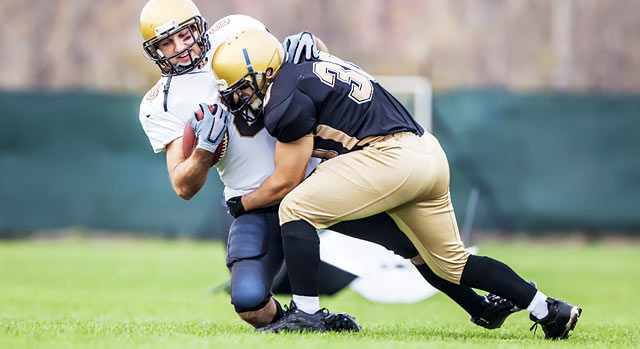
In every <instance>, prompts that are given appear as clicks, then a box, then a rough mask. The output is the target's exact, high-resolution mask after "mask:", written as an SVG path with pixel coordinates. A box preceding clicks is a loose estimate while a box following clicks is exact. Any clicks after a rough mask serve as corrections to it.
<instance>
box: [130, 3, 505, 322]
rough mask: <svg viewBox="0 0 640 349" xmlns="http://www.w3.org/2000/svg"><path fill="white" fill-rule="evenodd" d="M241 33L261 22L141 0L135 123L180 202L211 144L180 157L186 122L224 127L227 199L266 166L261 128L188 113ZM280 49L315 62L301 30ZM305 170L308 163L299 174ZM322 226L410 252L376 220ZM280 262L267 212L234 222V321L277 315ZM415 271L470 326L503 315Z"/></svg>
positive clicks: (389, 224) (388, 225)
mask: <svg viewBox="0 0 640 349" xmlns="http://www.w3.org/2000/svg"><path fill="white" fill-rule="evenodd" d="M245 29H258V30H264V31H266V28H265V26H264V25H263V24H262V23H260V22H259V21H257V20H255V19H253V18H251V17H248V16H243V15H232V16H228V17H224V18H222V19H220V20H219V21H218V22H216V23H215V24H214V25H213V26H212V27H211V28H210V29H208V28H207V23H206V21H205V20H204V19H203V18H202V17H201V16H200V13H199V11H198V9H197V7H196V6H195V4H193V2H191V1H190V0H150V1H149V2H148V3H147V4H146V5H145V7H144V9H143V10H142V13H141V16H140V30H141V32H142V35H143V38H144V40H145V42H144V45H143V48H144V51H145V54H146V56H147V57H148V58H149V59H151V60H153V61H154V62H155V63H156V64H157V65H158V67H159V68H160V70H161V72H162V74H163V76H162V77H161V78H160V80H159V81H158V83H157V84H156V85H155V86H154V87H153V88H152V89H151V90H150V91H149V92H148V93H147V94H146V95H145V97H144V98H143V100H142V102H141V104H140V116H139V118H140V123H141V125H142V127H143V129H144V131H145V133H146V134H147V136H148V138H149V141H150V143H151V146H152V147H153V150H154V152H156V153H159V152H162V151H166V159H167V168H168V171H169V176H170V179H171V183H172V186H173V188H174V190H175V191H176V193H177V194H178V195H179V196H180V197H182V198H183V199H187V200H188V199H190V198H191V197H193V195H195V194H196V193H197V192H198V190H199V189H200V188H201V187H202V185H204V183H205V181H206V178H207V174H208V171H209V164H210V162H211V158H212V152H213V150H214V149H215V148H216V146H217V144H214V143H211V142H208V140H206V139H205V140H202V141H201V142H199V143H198V148H197V149H196V150H195V151H194V152H193V154H192V155H191V156H190V157H189V158H185V156H184V154H183V150H182V149H183V148H182V135H183V130H184V127H185V125H186V124H187V122H192V125H193V126H194V129H196V131H198V129H201V128H203V127H208V130H209V131H213V130H214V129H215V132H225V130H227V132H228V135H229V141H228V148H227V151H226V154H225V156H224V157H223V158H222V159H221V160H220V161H219V162H218V163H217V164H216V165H215V166H216V169H217V170H218V171H219V174H220V177H221V179H222V181H223V183H224V186H225V189H224V196H225V199H226V200H227V201H233V199H234V198H238V197H240V196H241V195H243V194H246V193H249V192H251V191H252V190H254V189H256V188H257V187H258V186H259V185H260V184H261V183H262V182H263V180H264V179H265V178H267V177H268V176H269V175H270V174H271V173H272V172H273V170H274V168H275V166H274V162H273V161H274V160H273V159H274V156H273V154H274V149H275V139H274V138H272V137H271V136H270V135H269V134H268V132H267V131H266V129H264V126H263V125H262V124H259V123H255V122H254V123H250V122H248V121H247V120H246V119H245V118H244V117H238V118H234V117H233V116H232V115H230V114H229V113H226V112H225V111H223V110H222V108H218V109H217V110H216V111H215V115H212V113H211V112H210V111H209V110H207V108H203V112H204V114H205V120H203V121H201V122H194V121H195V120H193V114H194V110H195V109H196V108H198V105H199V104H200V103H202V102H207V103H216V102H217V100H218V94H217V91H216V86H215V84H214V82H213V81H214V79H212V69H211V64H210V63H211V57H212V55H213V53H214V52H215V49H216V48H217V46H218V45H219V44H220V43H221V42H222V41H224V40H225V39H226V38H227V37H228V36H229V35H232V34H234V33H237V32H240V31H242V30H245ZM285 44H286V45H287V48H288V49H290V52H289V54H288V56H289V58H290V59H292V60H299V59H301V56H302V55H306V56H307V58H310V57H309V56H310V55H317V49H316V48H315V46H313V45H315V42H314V40H313V36H311V35H310V34H308V33H302V34H300V35H299V36H291V37H289V38H287V40H285ZM216 118H217V120H215V119H216ZM213 120H215V121H217V122H215V123H213ZM205 124H206V125H205ZM227 126H228V127H227ZM214 138H215V137H214ZM314 161H317V160H314ZM315 164H316V163H315V162H311V163H310V164H309V166H308V170H307V173H308V172H309V171H310V170H311V169H312V168H313V167H314V165H315ZM332 229H333V230H336V231H338V232H341V233H345V234H347V235H350V236H353V237H357V238H362V239H365V240H368V241H372V242H375V243H378V244H381V245H383V246H385V247H387V248H388V249H390V250H392V251H394V252H395V253H397V254H399V255H401V256H403V257H405V258H411V257H413V256H415V255H417V251H415V249H414V248H413V246H412V244H411V242H410V241H409V240H408V239H406V238H404V234H402V232H400V231H399V230H398V229H397V228H396V227H395V224H394V223H393V221H392V220H391V219H390V218H389V217H387V216H386V215H379V216H374V217H369V218H367V219H366V220H362V221H352V222H343V223H341V224H339V225H337V226H335V227H332ZM376 232H380V233H379V234H376ZM403 238H404V240H403ZM282 261H283V255H282V243H281V238H280V231H279V224H278V215H277V206H275V207H267V208H264V209H260V210H254V211H250V212H248V213H245V214H242V215H241V216H240V217H237V219H236V220H235V221H234V223H233V224H232V227H231V230H230V232H229V241H228V251H227V266H228V267H229V269H230V271H231V302H232V304H233V305H234V307H235V309H236V312H237V313H238V315H239V316H240V317H241V318H242V319H243V320H245V321H247V322H248V323H249V324H251V325H253V326H254V327H262V326H265V325H267V324H269V323H271V322H274V321H277V320H278V319H279V318H280V317H281V316H282V315H283V310H282V307H281V306H280V304H279V303H278V302H277V301H276V300H275V298H273V297H272V296H271V293H270V292H271V284H272V281H273V277H274V276H275V274H276V273H277V271H278V270H279V268H280V266H281V264H282ZM419 271H420V272H421V274H422V275H423V276H424V277H425V279H427V281H429V282H430V283H431V284H432V285H434V286H435V287H436V288H438V289H440V290H441V291H443V292H445V293H446V294H447V295H448V296H450V297H451V298H452V299H454V300H455V301H456V302H457V303H458V304H460V305H461V306H462V307H463V308H464V309H465V310H467V311H468V312H469V313H470V314H471V316H472V321H473V322H474V323H476V324H479V325H481V326H483V327H487V328H496V327H499V326H500V325H501V324H502V322H503V321H504V319H505V318H506V316H508V315H509V314H510V313H511V312H512V309H513V305H512V304H510V302H508V301H505V300H504V299H500V298H499V297H495V296H494V298H491V297H481V296H479V295H477V294H475V293H474V292H473V291H472V290H471V289H464V288H462V287H459V286H457V285H454V284H448V283H446V282H444V280H442V279H439V278H437V277H436V276H435V274H433V272H431V271H430V270H429V269H428V268H424V267H423V268H422V269H420V268H419ZM321 315H323V316H324V315H325V314H321ZM326 322H327V327H328V329H334V330H344V329H350V330H357V329H358V325H357V324H356V323H355V321H353V319H352V318H351V317H349V316H347V315H346V314H329V316H328V317H327V319H326Z"/></svg>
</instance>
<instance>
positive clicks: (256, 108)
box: [218, 71, 267, 122]
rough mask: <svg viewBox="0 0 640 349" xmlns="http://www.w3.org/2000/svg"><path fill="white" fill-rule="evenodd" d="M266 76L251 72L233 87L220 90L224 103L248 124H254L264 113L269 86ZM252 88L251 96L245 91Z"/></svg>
mask: <svg viewBox="0 0 640 349" xmlns="http://www.w3.org/2000/svg"><path fill="white" fill-rule="evenodd" d="M265 75H266V74H265V73H262V72H254V71H252V72H249V73H247V74H246V75H245V76H243V77H242V79H240V80H239V81H237V82H236V83H235V84H233V86H231V87H228V88H224V89H222V90H219V91H218V92H219V93H220V98H221V100H222V102H223V103H224V104H225V105H226V106H227V108H229V111H230V112H231V113H233V114H234V115H241V116H242V117H244V118H245V119H246V120H247V121H248V122H254V121H255V120H256V118H257V117H258V116H259V115H260V114H261V113H262V106H263V103H262V101H263V99H264V93H263V91H265V90H266V89H265V87H266V85H267V79H266V76H265ZM248 88H250V89H251V94H249V95H247V94H246V93H245V92H242V91H243V90H246V89H248Z"/></svg>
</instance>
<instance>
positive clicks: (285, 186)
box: [242, 175, 302, 211]
mask: <svg viewBox="0 0 640 349" xmlns="http://www.w3.org/2000/svg"><path fill="white" fill-rule="evenodd" d="M301 180H302V179H300V180H295V179H291V178H286V179H285V178H279V177H277V176H273V175H272V176H270V177H268V178H267V179H265V181H264V182H262V184H260V186H259V187H258V189H256V190H254V191H252V192H251V193H249V194H245V195H243V196H242V205H243V206H244V209H245V210H247V211H249V210H254V209H256V208H262V207H269V206H273V205H277V204H279V203H280V201H282V199H283V198H284V197H285V196H286V195H287V194H288V193H289V192H290V191H291V190H293V188H295V187H296V186H297V185H298V184H299V183H300V181H301Z"/></svg>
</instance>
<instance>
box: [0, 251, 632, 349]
mask: <svg viewBox="0 0 640 349" xmlns="http://www.w3.org/2000/svg"><path fill="white" fill-rule="evenodd" d="M480 248H481V249H480V252H481V253H480V254H484V255H490V256H493V257H496V258H498V259H500V260H502V261H504V262H506V263H508V264H509V265H511V266H512V267H514V269H516V270H517V271H518V272H519V273H520V274H521V275H522V276H524V277H525V278H530V279H534V280H536V281H537V282H538V284H539V286H540V288H541V290H542V291H543V292H545V293H546V294H547V295H551V296H555V297H559V298H562V299H565V300H567V301H569V302H571V303H573V304H576V305H579V306H581V307H582V308H583V309H584V312H583V315H582V317H581V318H580V322H579V323H578V326H577V328H576V331H574V332H572V335H571V338H570V339H569V340H568V341H562V342H551V341H546V340H544V339H543V333H542V331H541V329H538V331H537V334H536V335H535V336H534V333H533V332H529V327H530V326H531V322H530V321H529V320H528V315H527V314H526V313H525V312H520V313H518V314H515V315H513V316H512V317H511V318H510V319H509V320H507V322H506V323H505V324H504V326H503V328H501V329H498V330H493V331H487V330H484V329H482V328H479V327H477V326H475V325H473V324H472V323H470V322H469V320H468V316H467V315H466V313H464V311H462V310H461V309H460V308H458V307H457V306H456V305H455V304H454V303H453V302H451V301H449V300H448V299H447V298H446V297H445V296H443V295H442V294H438V295H436V296H434V297H432V298H430V299H428V300H425V301H423V302H420V303H417V304H400V305H391V304H376V303H372V302H369V301H367V300H365V299H364V298H362V297H361V296H359V295H358V294H357V293H355V292H353V291H351V290H349V289H347V290H345V291H342V292H341V293H339V294H338V295H337V296H334V297H324V298H322V305H323V306H325V307H328V308H329V309H330V310H332V311H346V312H348V313H350V314H353V315H355V316H356V317H357V319H358V321H359V322H360V324H361V325H362V326H363V330H362V331H361V332H360V333H355V334H354V333H343V334H337V333H323V334H285V335H270V334H257V333H254V332H253V331H252V329H251V328H250V327H249V326H248V325H245V324H244V323H242V322H241V321H240V320H239V319H238V318H237V316H236V315H235V313H234V311H233V307H232V306H231V304H230V303H229V298H228V295H226V294H224V293H221V294H215V295H214V294H212V293H211V292H210V289H211V287H212V286H214V285H215V284H217V283H219V282H221V281H224V280H226V279H227V278H228V272H227V270H226V267H225V266H224V250H223V247H222V245H220V244H217V243H202V242H181V241H158V240H141V241H132V240H124V241H120V240H83V239H68V240H55V241H20V242H0V348H14V347H46V348H49V347H71V348H74V347H78V348H87V347H92V348H95V347H97V348H100V347H105V348H116V347H117V348H120V347H150V348H159V347H171V348H185V347H198V348H201V347H216V348H232V347H235V348H247V347H254V348H284V347H293V348H305V349H312V348H373V347H375V348H424V347H461V346H468V347H487V348H494V347H512V346H516V347H523V346H535V347H557V346H567V347H587V346H589V347H592V346H609V347H638V346H640V333H639V332H640V303H639V302H637V298H638V297H637V295H638V294H639V293H638V292H639V291H638V290H640V268H639V267H638V262H639V261H640V245H638V244H626V245H624V244H616V245H598V244H559V245H558V244H556V245H544V244H539V243H537V244H532V243H527V244H525V243H520V244H498V243H492V244H485V245H482V246H480ZM279 299H280V300H281V301H282V302H288V300H289V299H288V297H284V296H282V297H279Z"/></svg>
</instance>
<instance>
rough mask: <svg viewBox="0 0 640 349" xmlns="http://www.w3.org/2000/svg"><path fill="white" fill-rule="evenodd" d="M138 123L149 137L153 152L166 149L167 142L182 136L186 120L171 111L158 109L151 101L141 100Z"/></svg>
mask: <svg viewBox="0 0 640 349" xmlns="http://www.w3.org/2000/svg"><path fill="white" fill-rule="evenodd" d="M139 118H140V124H141V125H142V129H143V130H144V133H145V134H146V135H147V138H149V142H150V143H151V147H152V148H153V151H154V152H155V153H160V152H163V151H165V150H166V147H167V144H169V143H171V142H173V141H174V140H175V139H177V138H180V137H182V135H183V134H184V127H185V125H186V120H184V117H181V116H178V115H173V114H172V113H171V112H165V111H164V110H159V109H158V108H157V106H154V104H153V103H148V101H146V100H143V101H142V103H141V104H140V116H139Z"/></svg>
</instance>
